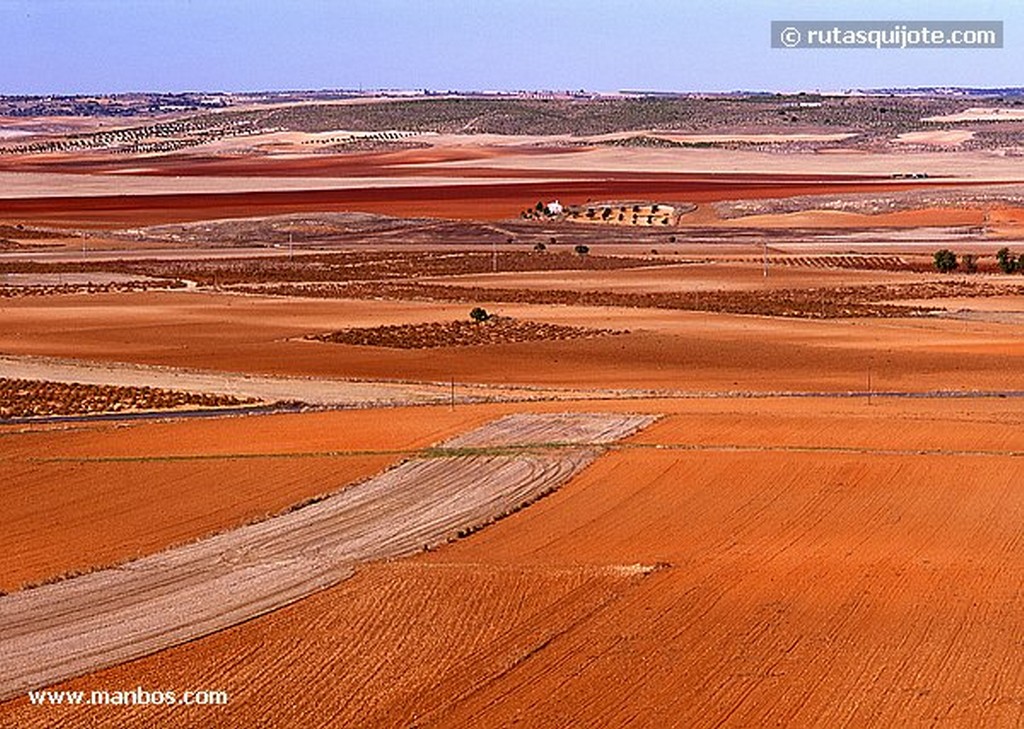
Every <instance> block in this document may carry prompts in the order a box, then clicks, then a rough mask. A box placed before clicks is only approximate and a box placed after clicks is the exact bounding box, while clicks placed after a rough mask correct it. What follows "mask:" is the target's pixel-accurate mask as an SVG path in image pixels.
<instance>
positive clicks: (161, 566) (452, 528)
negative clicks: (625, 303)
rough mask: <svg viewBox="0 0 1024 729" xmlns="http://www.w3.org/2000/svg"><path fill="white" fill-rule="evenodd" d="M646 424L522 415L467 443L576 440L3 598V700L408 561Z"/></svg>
mask: <svg viewBox="0 0 1024 729" xmlns="http://www.w3.org/2000/svg"><path fill="white" fill-rule="evenodd" d="M648 422H650V418H649V417H646V416H615V415H610V414H609V415H602V414H590V415H575V416H572V417H561V416H547V415H519V416H512V417H511V418H505V419H503V420H502V421H500V423H499V424H498V425H497V426H496V428H494V429H493V430H494V433H495V434H496V439H495V440H493V441H492V439H491V437H490V436H491V431H492V428H491V427H489V426H485V427H484V428H482V429H480V431H479V432H478V433H477V434H476V435H475V436H472V437H470V438H469V440H470V441H471V442H474V443H478V444H479V445H480V447H481V448H485V449H486V448H491V447H494V446H502V445H506V443H507V442H508V441H512V442H513V444H518V443H517V442H516V438H515V433H516V432H517V431H518V430H520V429H522V430H523V431H524V432H526V433H528V434H529V437H528V438H527V440H526V442H525V443H523V445H533V446H534V448H543V446H541V445H539V444H538V443H537V440H538V438H540V439H541V440H542V442H544V443H547V442H549V441H550V442H556V443H560V444H566V443H571V444H573V445H575V446H576V447H573V448H570V449H566V448H561V449H558V450H545V451H544V452H534V453H522V452H520V453H515V452H513V453H511V454H509V455H495V454H490V453H480V454H473V453H472V452H470V453H469V454H463V452H462V451H464V450H465V449H464V448H462V449H461V450H460V451H451V455H446V454H445V451H439V452H436V453H435V454H433V455H432V456H430V457H426V458H416V459H412V460H409V461H406V462H404V463H402V464H400V465H398V466H397V467H395V468H392V469H390V470H388V471H386V472H385V473H383V474H381V475H380V476H377V477H375V478H373V479H370V480H368V481H365V482H362V483H359V484H354V485H351V486H348V487H347V488H345V489H343V490H342V491H340V492H339V493H337V494H333V495H331V496H328V497H326V498H324V499H323V500H322V501H318V502H316V503H313V504H310V505H307V506H304V507H302V508H298V509H294V510H292V511H290V512H289V513H287V514H283V515H280V516H276V517H274V518H271V519H268V520H266V521H262V522H259V523H256V524H250V525H247V526H244V527H241V528H239V529H235V530H232V531H228V532H224V533H222V534H219V535H217V536H214V537H211V538H209V539H204V540H200V541H197V542H193V543H191V544H188V545H184V546H182V547H178V548H176V549H172V550H169V551H166V552H162V553H159V554H155V555H152V556H149V557H145V558H143V559H140V560H136V561H133V562H130V563H127V564H125V565H123V566H122V567H120V568H117V569H105V570H99V571H96V572H92V573H90V574H87V575H83V576H78V577H75V578H72V579H68V580H64V581H59V582H55V583H53V584H49V585H43V586H40V587H37V588H33V589H29V590H23V591H21V592H18V593H16V594H14V595H8V596H6V597H0V636H2V637H0V656H2V658H0V676H2V677H3V678H2V680H0V699H2V698H11V697H13V696H16V695H17V694H19V693H22V692H24V691H27V690H31V689H34V688H41V687H43V686H46V685H49V684H51V683H53V682H54V681H56V680H60V679H63V678H68V677H70V676H75V675H78V674H81V673H84V672H86V671H89V670H95V669H98V668H102V667H104V666H109V665H113V664H116V663H120V662H124V661H126V660H129V659H131V658H135V657H138V656H141V655H145V654H147V653H151V652H153V651H156V650H159V649H161V648H166V647H168V646H171V645H175V644H178V643H182V642H184V641H187V640H190V639H193V638H196V637H198V636H202V635H205V634H207V633H210V632H213V631H216V630H220V629H223V628H225V627H227V626H230V625H234V624H237V623H239V622H242V621H245V620H248V619H250V618H252V617H254V616H257V615H260V614H262V613H265V612H268V611H270V610H273V609H275V608H278V607H281V606H282V605H285V604H288V603H290V602H293V601H295V600H297V599H299V598H301V597H304V596H306V595H309V594H311V593H313V592H316V591H318V590H322V589H324V588H325V587H327V586H329V585H331V584H334V583H336V582H338V581H340V580H342V579H344V578H345V577H347V576H349V575H350V574H351V573H352V568H353V567H354V566H355V565H357V564H360V563H363V562H367V561H371V560H380V559H388V558H394V557H398V556H403V555H408V554H411V553H414V552H416V551H419V550H421V549H427V548H430V547H434V546H436V545H438V544H439V543H443V542H444V541H446V540H449V539H452V538H454V537H455V536H456V535H462V534H463V533H465V532H467V531H471V530H473V529H475V528H477V527H479V526H480V525H482V524H484V523H486V522H487V521H489V520H493V519H496V518H500V517H502V516H504V515H505V514H507V513H509V512H510V511H512V510H515V509H518V508H521V507H522V506H525V505H527V504H529V503H530V502H532V501H533V500H535V499H537V498H539V497H540V496H543V495H545V494H547V493H549V492H550V491H552V490H554V489H555V488H557V487H558V486H559V485H561V484H562V483H563V482H565V481H566V480H568V479H569V478H570V477H572V476H573V475H574V474H576V473H577V472H579V471H580V470H581V469H582V468H584V467H585V466H586V465H587V464H589V463H590V461H592V460H593V459H594V458H595V457H596V456H597V455H598V453H599V452H600V451H599V449H598V448H597V447H596V446H595V445H592V444H591V442H590V440H589V438H588V436H589V435H590V434H592V433H593V434H596V435H597V439H598V441H600V442H609V441H611V440H614V439H615V438H618V437H622V436H625V435H630V434H632V433H633V432H634V431H635V430H636V429H638V428H640V427H643V426H644V425H645V424H647V423H648Z"/></svg>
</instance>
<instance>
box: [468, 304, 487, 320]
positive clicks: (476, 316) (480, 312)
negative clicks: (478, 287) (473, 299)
mask: <svg viewBox="0 0 1024 729" xmlns="http://www.w3.org/2000/svg"><path fill="white" fill-rule="evenodd" d="M469 318H470V319H472V320H473V321H475V322H478V323H479V322H485V321H487V320H488V319H490V318H491V315H490V314H488V313H487V309H484V308H483V307H480V306H475V307H473V309H472V310H470V312H469Z"/></svg>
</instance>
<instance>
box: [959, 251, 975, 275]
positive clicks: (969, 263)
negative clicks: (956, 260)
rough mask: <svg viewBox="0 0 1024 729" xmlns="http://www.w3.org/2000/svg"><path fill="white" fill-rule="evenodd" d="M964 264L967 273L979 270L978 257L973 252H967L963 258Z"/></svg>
mask: <svg viewBox="0 0 1024 729" xmlns="http://www.w3.org/2000/svg"><path fill="white" fill-rule="evenodd" d="M961 260H962V261H963V264H964V271H966V272H967V273H977V272H978V257H977V256H976V255H974V254H973V253H965V254H964V255H963V257H962V258H961Z"/></svg>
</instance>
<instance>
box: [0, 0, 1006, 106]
mask: <svg viewBox="0 0 1024 729" xmlns="http://www.w3.org/2000/svg"><path fill="white" fill-rule="evenodd" d="M782 19H785V20H832V19H848V20H855V19H864V20H876V19H877V20H889V19H891V20H907V19H923V20H944V19H945V20H1002V21H1004V27H1005V46H1006V47H1005V48H1003V49H1001V50H920V49H915V50H904V51H900V50H887V51H862V50H824V51H807V50H801V51H787V50H772V49H771V48H770V47H769V43H770V35H769V27H770V22H771V21H772V20H782ZM1022 20H1024V3H1022V2H1017V1H1015V0H1003V1H1002V2H986V1H978V2H966V1H965V0H960V1H959V2H951V1H949V0H935V1H933V2H924V1H921V0H918V1H908V0H888V1H887V2H877V1H872V0H859V1H853V0H835V1H834V2H824V1H821V0H819V1H818V2H806V1H804V2H800V1H797V0H789V1H788V2H781V1H776V0H717V1H713V0H691V1H687V0H672V1H668V0H660V1H659V0H631V1H630V0H546V1H541V0H333V1H327V0H0V27H2V28H3V42H2V43H0V94H69V93H102V92H122V91H186V90H204V91H218V90H220V91H247V90H264V89H317V88H430V89H438V90H444V89H466V90H484V89H508V90H512V89H579V88H585V89H588V90H598V91H613V90H617V89H659V90H678V91H728V90H736V89H746V90H781V91H795V90H814V89H821V90H841V89H844V88H853V87H861V88H864V87H886V86H946V85H961V86H1016V85H1024V75H1022V74H1021V73H1020V72H1019V69H1021V68H1024V44H1022V42H1021V32H1020V31H1021V29H1022Z"/></svg>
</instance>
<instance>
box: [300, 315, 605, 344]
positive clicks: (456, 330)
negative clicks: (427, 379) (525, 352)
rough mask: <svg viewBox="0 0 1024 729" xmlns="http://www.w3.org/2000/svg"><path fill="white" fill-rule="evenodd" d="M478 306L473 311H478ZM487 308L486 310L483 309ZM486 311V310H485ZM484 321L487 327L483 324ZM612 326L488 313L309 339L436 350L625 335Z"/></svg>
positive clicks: (330, 334) (312, 336)
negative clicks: (481, 317) (592, 326)
mask: <svg viewBox="0 0 1024 729" xmlns="http://www.w3.org/2000/svg"><path fill="white" fill-rule="evenodd" d="M477 310H478V309H474V310H473V311H477ZM479 311H483V309H479ZM484 313H486V312H484ZM482 321H486V322H487V326H479V324H480V323H481V322H482ZM624 333H625V332H621V331H615V330H612V329H590V328H587V327H572V326H564V325H561V324H549V323H547V322H536V321H521V320H518V319H512V318H508V317H498V316H488V318H487V319H486V320H477V319H474V321H473V322H467V321H453V322H428V323H424V324H394V325H390V326H380V327H367V328H355V329H343V330H341V331H337V332H330V333H328V334H314V335H310V336H309V337H307V339H311V340H315V341H320V342H331V343H334V344H349V345H355V346H364V347H388V348H392V349H433V348H437V347H472V346H479V345H483V344H510V343H516V342H540V341H551V340H567V339H584V338H589V337H598V336H605V335H609V334H624Z"/></svg>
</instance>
